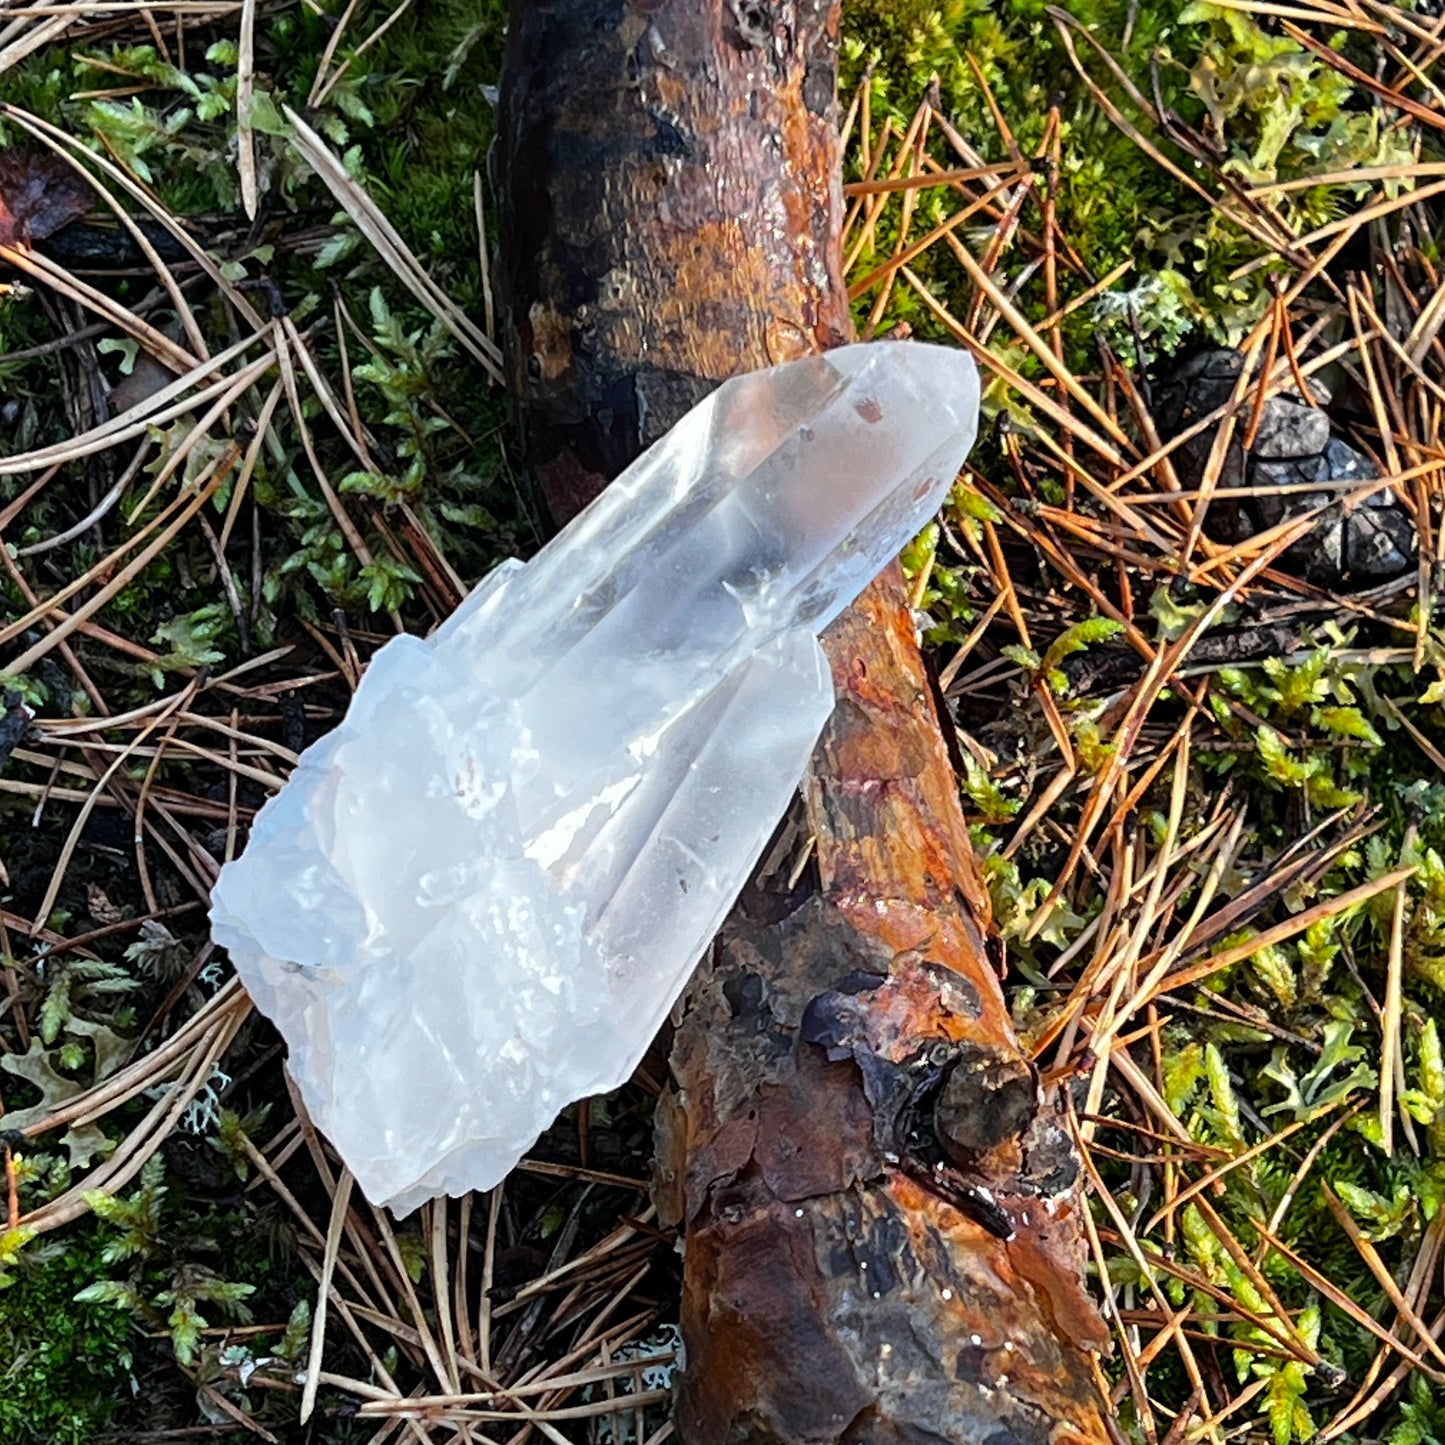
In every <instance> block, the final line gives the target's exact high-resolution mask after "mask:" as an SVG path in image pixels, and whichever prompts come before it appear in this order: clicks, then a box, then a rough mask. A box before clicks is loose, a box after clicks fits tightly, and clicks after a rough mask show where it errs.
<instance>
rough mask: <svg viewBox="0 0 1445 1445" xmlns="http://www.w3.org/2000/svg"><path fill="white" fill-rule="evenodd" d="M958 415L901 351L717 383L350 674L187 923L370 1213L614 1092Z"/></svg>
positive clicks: (942, 384) (776, 782) (792, 760)
mask: <svg viewBox="0 0 1445 1445" xmlns="http://www.w3.org/2000/svg"><path fill="white" fill-rule="evenodd" d="M977 412H978V380H977V375H976V373H975V370H974V366H973V363H972V361H971V360H970V359H969V358H968V357H967V356H965V355H963V354H962V353H959V352H956V351H952V350H948V349H946V348H942V347H935V346H926V345H922V344H919V343H913V342H892V343H879V344H873V345H867V346H849V347H844V348H842V349H840V350H837V351H833V352H830V353H828V355H826V356H824V357H814V358H809V359H806V360H802V361H795V362H789V363H787V364H786V365H783V366H778V367H774V368H772V369H771V370H767V371H760V372H754V373H751V374H749V375H746V376H740V377H738V378H736V379H734V380H732V381H729V382H727V383H725V384H724V385H723V386H722V387H720V388H719V389H718V390H717V391H716V392H714V393H713V395H712V396H710V397H709V398H708V399H707V400H706V401H704V402H702V403H701V404H700V405H699V406H697V407H696V408H694V410H693V411H691V412H690V413H689V414H688V415H687V416H685V417H684V418H683V419H682V421H681V422H679V423H678V425H677V426H676V427H674V428H673V430H672V431H671V432H669V433H668V434H667V435H666V436H665V437H663V438H662V440H661V441H659V442H658V443H657V444H656V445H655V446H653V447H652V448H651V449H650V450H649V451H648V452H647V453H646V454H645V455H643V456H642V457H641V458H640V459H639V460H638V461H637V462H636V463H634V464H633V465H632V466H631V467H630V468H628V470H627V471H626V472H625V473H623V475H622V476H621V477H619V478H618V479H617V481H615V482H614V483H613V484H612V486H611V487H609V488H608V489H607V491H606V492H605V493H604V494H603V495H602V496H601V497H599V498H598V499H597V501H595V502H594V503H593V504H592V505H591V506H590V507H588V508H587V510H586V511H584V512H583V513H582V514H581V515H580V516H579V517H577V518H576V520H575V521H573V522H572V523H571V524H570V525H569V526H568V527H566V528H565V529H564V530H563V531H562V532H560V533H559V534H558V535H557V536H556V537H555V538H554V539H553V540H552V541H551V542H550V543H549V544H548V545H547V546H546V547H544V548H543V549H542V551H541V552H539V553H538V554H537V555H536V556H535V557H534V558H533V559H532V560H531V561H530V562H528V563H526V564H525V565H524V564H522V563H520V562H516V561H507V562H504V563H502V565H501V566H500V567H498V568H497V569H496V570H495V571H494V572H492V573H491V575H490V576H488V577H487V578H486V579H485V580H484V581H483V582H482V583H480V584H479V585H478V586H477V588H476V589H475V590H474V591H473V592H472V593H471V595H470V596H469V597H467V599H466V600H465V601H464V602H463V603H462V605H461V606H460V607H459V608H458V609H457V611H456V612H455V613H454V614H453V615H452V616H451V617H450V618H448V619H447V621H446V622H445V623H444V624H443V625H442V626H441V627H440V628H438V629H437V630H436V632H434V633H433V634H432V636H431V637H429V638H427V639H426V640H424V641H423V640H422V639H420V638H416V637H397V638H395V639H393V640H392V641H390V642H388V643H387V644H386V646H384V647H383V648H381V650H380V651H379V652H378V653H377V654H376V656H375V657H374V658H373V659H372V662H371V665H370V666H369V667H368V669H367V671H366V674H365V676H364V677H363V678H362V681H361V684H360V686H359V687H358V688H357V691H356V696H355V698H354V700H353V702H352V704H351V707H350V710H349V711H348V712H347V714H346V717H345V719H344V720H343V722H342V723H341V725H340V726H339V727H337V728H336V729H335V731H334V732H332V733H330V734H329V735H328V736H327V737H325V738H324V739H322V740H321V741H320V742H318V743H316V744H315V745H314V746H313V747H311V748H308V749H307V751H306V752H305V753H304V754H303V755H302V757H301V760H300V763H299V764H298V766H297V768H296V771H295V774H294V775H293V777H292V778H291V780H290V781H289V782H288V783H287V784H286V786H285V787H284V788H282V789H281V791H280V792H279V793H278V794H277V795H276V796H275V797H274V798H272V799H271V800H270V801H269V802H268V803H267V804H266V806H265V807H264V808H262V809H261V811H260V813H259V814H258V816H257V818H256V822H255V826H254V828H253V830H252V834H251V840H250V844H249V846H248V847H247V849H246V851H245V853H244V854H243V856H242V857H241V858H240V859H238V860H237V861H235V862H233V863H230V864H228V865H227V866H226V867H225V868H224V869H223V870H222V872H221V876H220V879H219V881H218V882H217V884H216V888H215V892H214V895H213V900H212V909H211V919H212V924H213V928H214V935H215V938H216V941H217V942H218V943H220V944H221V945H223V946H224V947H225V948H227V949H228V950H229V951H230V955H231V958H232V960H233V961H234V963H235V966H236V969H237V971H238V972H239V974H240V976H241V979H242V981H243V982H244V983H245V985H246V987H247V988H248V989H249V990H250V992H251V995H252V997H253V998H254V999H255V1002H256V1004H257V1005H258V1007H259V1008H260V1009H261V1010H262V1012H264V1013H265V1014H267V1015H268V1016H269V1017H270V1018H271V1019H272V1020H273V1021H274V1022H275V1023H276V1025H277V1026H278V1027H279V1029H280V1030H281V1033H282V1034H283V1035H284V1036H285V1039H286V1041H287V1043H288V1044H289V1046H290V1064H289V1066H290V1069H291V1072H292V1074H293V1076H294V1077H295V1079H296V1082H297V1084H298V1085H299V1087H300V1090H301V1093H302V1095H303V1097H304V1098H305V1101H306V1104H307V1107H308V1108H309V1109H310V1111H311V1114H312V1116H313V1117H314V1119H315V1121H316V1123H317V1124H318V1125H319V1126H320V1127H321V1128H322V1129H323V1130H324V1131H325V1132H326V1134H327V1135H328V1136H329V1137H330V1139H331V1140H332V1142H333V1143H334V1144H335V1146H336V1148H337V1149H338V1150H339V1151H340V1153H341V1156H342V1158H343V1159H344V1160H345V1161H346V1163H347V1165H348V1166H349V1167H350V1169H351V1171H352V1173H353V1174H354V1175H355V1177H356V1179H357V1181H358V1183H359V1184H360V1185H361V1187H362V1189H363V1190H364V1191H365V1192H366V1194H367V1196H368V1197H369V1198H371V1199H372V1200H373V1201H375V1202H377V1203H386V1204H389V1205H390V1206H392V1207H393V1208H394V1209H396V1210H398V1211H399V1212H405V1211H408V1210H410V1209H412V1208H414V1207H415V1206H416V1205H418V1204H420V1203H421V1202H422V1201H423V1200H425V1199H428V1198H431V1197H433V1196H435V1195H439V1194H443V1193H451V1194H456V1193H461V1192H463V1191H465V1190H467V1189H488V1188H490V1187H491V1186H492V1185H494V1184H496V1183H497V1182H498V1181H499V1180H500V1179H501V1178H502V1177H503V1176H504V1175H505V1174H506V1173H507V1171H508V1170H509V1169H510V1168H511V1167H512V1166H513V1165H514V1164H515V1163H516V1162H517V1160H518V1159H520V1158H521V1156H522V1155H523V1153H524V1152H525V1151H526V1150H527V1149H528V1148H529V1147H530V1146H531V1145H532V1144H533V1143H534V1142H535V1140H536V1138H537V1136H538V1134H539V1133H540V1132H541V1131H542V1130H543V1129H544V1128H546V1127H547V1125H548V1124H550V1123H551V1121H552V1120H553V1119H554V1118H555V1116H556V1115H557V1113H558V1112H559V1111H560V1110H561V1109H562V1108H563V1107H564V1106H565V1105H567V1104H568V1103H570V1102H572V1101H573V1100H576V1099H580V1098H585V1097H587V1096H588V1095H592V1094H596V1093H600V1092H603V1091H605V1090H607V1089H611V1088H615V1087H616V1086H617V1085H619V1084H621V1083H622V1082H623V1081H624V1080H625V1079H626V1078H627V1077H628V1075H629V1074H630V1073H631V1071H632V1070H633V1069H634V1068H635V1067H636V1065H637V1063H638V1061H639V1059H640V1058H641V1057H642V1054H643V1052H644V1051H645V1050H646V1048H647V1045H648V1043H649V1042H650V1040H651V1038H652V1036H653V1034H654V1032H655V1031H656V1029H657V1027H658V1025H659V1024H660V1023H661V1022H662V1020H663V1018H664V1017H665V1016H666V1015H667V1012H668V1010H669V1009H670V1008H671V1007H672V1005H673V1003H674V1001H675V1000H676V998H677V996H678V994H679V993H680V992H681V991H682V988H683V985H684V984H685V983H686V981H687V978H688V975H689V973H690V972H691V970H692V968H693V966H694V964H695V963H696V962H697V960H698V958H699V957H700V956H701V955H702V953H703V951H704V950H705V949H706V948H707V946H708V943H709V942H710V940H711V939H712V936H713V934H714V933H715V932H716V930H717V928H718V927H719V925H720V924H721V923H722V921H723V918H724V917H725V915H726V914H727V911H728V909H729V908H730V907H731V905H732V903H733V901H734V899H735V898H736V896H737V894H738V893H739V891H740V890H741V888H742V886H743V884H744V883H745V881H746V880H747V877H748V874H749V872H750V871H751V869H752V868H753V866H754V864H755V863H756V861H757V858H758V856H759V854H760V853H761V851H762V849H763V847H764V845H765V844H766V842H767V839H768V836H769V834H770V833H771V832H772V830H773V828H774V827H775V826H776V824H777V821H778V819H779V818H780V817H781V815H782V813H783V811H784V810H785V809H786V807H787V805H788V801H789V799H790V797H791V796H792V793H793V791H794V789H795V788H796V787H797V785H798V781H799V778H800V777H801V776H802V773H803V770H804V767H805V765H806V763H807V760H808V756H809V754H810V752H811V750H812V748H813V745H814V743H815V741H816V739H817V736H818V733H819V731H820V729H821V728H822V726H823V723H824V721H825V720H826V719H827V716H828V714H829V712H830V711H831V709H832V706H833V689H832V681H831V678H830V675H829V671H828V667H827V663H826V661H825V659H824V657H823V654H822V651H821V649H820V648H819V646H818V641H817V635H818V633H819V632H820V631H821V629H822V628H824V627H825V626H826V625H827V624H828V623H829V622H830V621H831V620H832V619H833V618H834V617H836V616H837V614H838V613H839V612H840V611H842V609H843V608H844V607H846V606H847V605H848V603H849V602H851V601H852V600H853V598H854V597H856V596H857V595H858V593H859V592H860V591H862V589H863V588H864V587H865V586H866V585H867V583H868V582H869V581H870V580H871V579H872V578H873V577H874V576H875V575H876V574H877V573H878V572H879V571H880V570H881V569H882V568H883V566H884V565H886V563H887V562H888V561H889V560H890V559H891V558H892V557H893V556H895V555H896V554H897V553H898V551H899V550H900V549H901V547H902V546H903V545H904V544H905V543H907V542H908V541H909V539H910V538H911V537H912V536H913V535H914V534H915V533H916V532H917V531H918V530H919V529H920V528H921V527H922V525H923V524H924V523H925V522H926V521H927V520H928V518H929V517H930V516H931V515H932V514H933V513H934V512H935V511H936V510H937V508H938V507H939V506H940V504H941V503H942V501H943V499H944V497H945V496H946V495H947V492H948V490H949V488H950V487H951V485H952V484H953V481H954V478H955V476H956V475H957V472H958V469H959V466H960V465H961V464H962V462H963V459H964V457H965V455H966V454H967V451H968V448H969V446H970V444H971V443H972V440H973V436H974V430H975V426H976V420H977Z"/></svg>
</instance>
